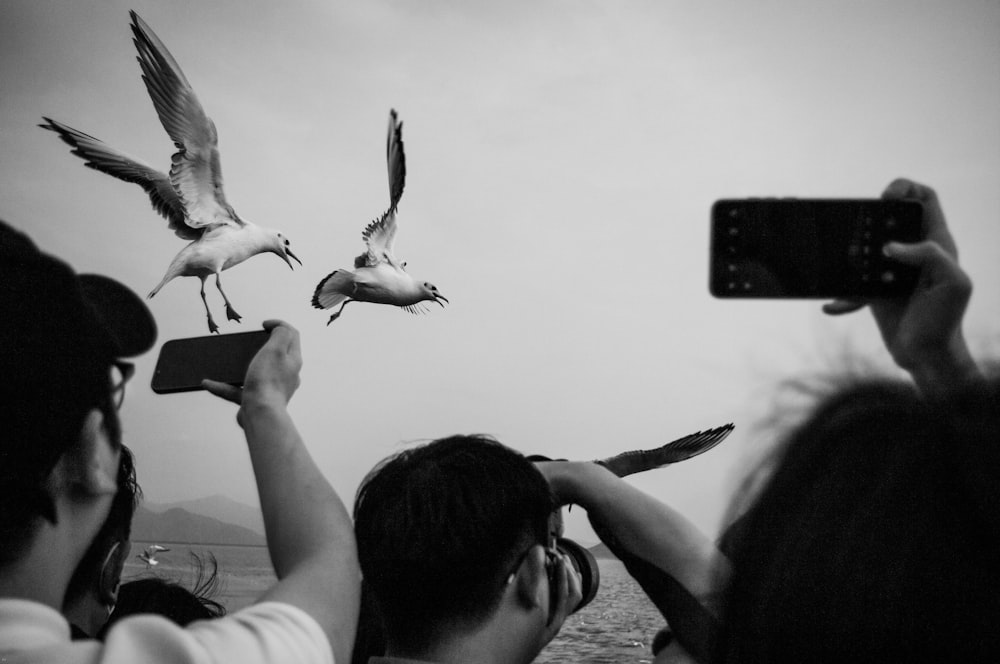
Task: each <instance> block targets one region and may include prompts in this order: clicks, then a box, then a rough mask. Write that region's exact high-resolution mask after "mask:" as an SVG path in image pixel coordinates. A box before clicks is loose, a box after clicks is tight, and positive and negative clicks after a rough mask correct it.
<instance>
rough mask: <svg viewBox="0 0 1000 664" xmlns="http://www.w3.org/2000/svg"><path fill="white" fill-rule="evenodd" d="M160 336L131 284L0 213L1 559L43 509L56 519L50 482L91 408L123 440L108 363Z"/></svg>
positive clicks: (15, 551)
mask: <svg viewBox="0 0 1000 664" xmlns="http://www.w3.org/2000/svg"><path fill="white" fill-rule="evenodd" d="M155 337H156V327H155V324H154V323H153V319H152V316H151V315H150V314H149V311H148V309H146V307H145V305H144V304H143V303H142V300H141V299H139V298H138V296H136V295H135V294H134V293H133V292H132V291H130V290H129V289H128V288H126V287H125V286H123V285H122V284H119V283H118V282H116V281H114V280H112V279H109V278H107V277H102V276H99V275H77V274H76V273H75V272H74V271H73V270H72V269H71V268H70V267H69V266H68V265H67V264H66V263H64V262H63V261H61V260H59V259H57V258H54V257H53V256H50V255H47V254H45V253H42V252H41V251H39V250H38V249H37V247H35V245H34V243H33V242H32V241H31V240H30V239H29V238H28V237H27V236H26V235H24V234H23V233H21V232H19V231H17V230H15V229H14V228H12V227H10V226H8V225H7V224H5V223H3V222H2V221H0V349H2V352H0V376H3V380H2V381H0V421H2V422H3V426H2V427H0V505H2V506H3V507H2V509H0V539H2V540H3V541H4V543H5V544H6V546H5V547H3V549H2V553H0V567H3V566H4V565H5V564H6V563H9V562H11V561H12V560H15V559H17V558H18V557H19V556H20V555H21V553H22V552H23V550H24V547H25V546H26V545H27V540H28V536H29V535H30V533H31V532H32V529H33V527H34V524H35V523H36V522H37V519H38V518H39V517H44V518H48V519H49V520H50V521H54V520H55V514H54V511H53V507H52V504H51V500H50V498H49V496H48V494H47V493H46V492H45V490H44V489H43V483H44V482H45V479H46V478H47V477H48V475H49V473H50V472H51V471H52V469H53V467H54V466H55V464H56V462H57V461H58V460H59V458H60V457H61V456H62V455H63V454H64V453H65V452H66V451H67V450H69V449H71V448H72V447H73V446H74V445H76V444H77V443H78V440H79V435H80V430H81V426H82V424H83V421H84V418H85V417H86V416H87V413H89V412H90V411H91V410H93V409H95V408H97V409H100V410H102V412H103V413H104V415H105V417H104V423H105V427H107V428H108V432H109V435H110V437H111V439H112V441H115V443H117V440H118V429H117V427H118V419H117V416H116V415H115V412H114V404H113V403H112V402H111V394H110V387H111V385H110V380H109V376H110V373H109V372H110V368H111V366H112V363H113V362H114V361H115V359H116V358H118V357H123V356H129V355H136V354H139V353H141V352H144V351H146V350H148V349H149V347H150V346H152V344H153V341H154V340H155Z"/></svg>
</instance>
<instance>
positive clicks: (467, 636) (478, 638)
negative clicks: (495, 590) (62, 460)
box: [387, 615, 541, 664]
mask: <svg viewBox="0 0 1000 664" xmlns="http://www.w3.org/2000/svg"><path fill="white" fill-rule="evenodd" d="M517 618H519V616H504V615H494V616H493V617H492V618H491V619H490V620H488V621H486V622H485V623H484V624H482V625H480V626H478V627H475V628H473V629H471V630H464V631H456V632H454V633H451V634H449V635H448V636H447V637H445V638H443V639H441V640H440V641H438V642H436V643H434V644H432V645H431V646H430V647H429V648H426V649H423V650H420V651H417V652H414V651H410V650H407V649H401V648H399V647H397V646H396V645H395V644H393V643H391V642H390V643H389V645H388V649H387V654H388V655H389V656H391V657H403V658H408V659H417V660H422V661H425V662H436V663H438V664H468V663H469V662H476V664H529V663H530V662H532V661H534V659H535V657H536V656H537V655H538V653H539V652H540V650H541V645H539V644H538V638H537V637H538V635H537V634H534V633H528V632H527V631H525V628H531V626H530V625H528V624H526V623H525V622H524V621H523V620H518V619H517Z"/></svg>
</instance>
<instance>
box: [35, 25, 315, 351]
mask: <svg viewBox="0 0 1000 664" xmlns="http://www.w3.org/2000/svg"><path fill="white" fill-rule="evenodd" d="M129 14H130V15H131V17H132V24H131V27H132V33H133V34H134V39H133V42H134V43H135V46H136V49H137V50H138V52H139V55H138V58H137V60H138V61H139V66H140V68H141V69H142V80H143V81H144V82H145V84H146V90H147V91H148V92H149V96H150V97H151V98H152V100H153V106H154V107H155V108H156V113H157V115H158V116H159V117H160V122H161V123H162V124H163V128H164V129H166V131H167V134H169V136H170V138H171V139H172V140H173V142H174V145H175V146H176V148H177V152H175V153H174V154H173V156H172V157H171V160H170V173H169V175H167V174H164V173H162V172H160V171H158V170H156V169H154V168H153V167H151V166H148V165H147V164H145V163H143V162H141V161H139V160H138V159H134V158H132V157H130V156H129V155H127V154H125V153H124V152H119V151H118V150H116V149H114V148H112V147H110V146H109V145H106V144H105V143H104V142H102V141H100V140H98V139H96V138H94V137H93V136H90V135H89V134H85V133H83V132H82V131H78V130H76V129H73V128H72V127H68V126H66V125H64V124H62V123H60V122H56V121H55V120H52V119H50V118H47V117H45V118H43V119H44V120H45V123H44V124H40V125H39V126H40V127H42V128H43V129H48V130H50V131H54V132H56V133H57V134H59V137H60V138H61V139H62V140H63V141H65V142H66V143H68V144H69V145H70V146H71V147H72V148H73V150H72V153H73V154H75V155H77V156H78V157H80V158H81V159H83V160H84V161H85V162H86V165H87V166H89V167H90V168H93V169H95V170H98V171H101V172H102V173H107V174H108V175H113V176H114V177H116V178H118V179H120V180H124V181H125V182H132V183H135V184H137V185H139V186H140V187H142V188H143V190H144V191H145V192H146V193H147V194H148V195H149V198H150V201H152V203H153V208H154V209H155V210H156V211H157V212H159V213H160V214H161V215H162V216H163V217H165V218H166V220H167V226H168V227H169V228H170V230H172V231H173V232H174V234H175V235H177V236H178V237H180V238H181V239H183V240H188V241H190V244H188V245H187V246H186V247H184V248H183V249H181V251H180V252H179V253H178V254H177V255H176V256H175V257H174V259H173V260H172V261H171V262H170V266H169V267H168V268H167V272H166V274H165V275H164V276H163V279H162V280H161V281H160V283H159V284H158V285H157V286H156V288H154V289H153V290H152V291H150V293H149V295H148V297H150V298H151V297H153V296H154V295H156V294H157V293H158V292H159V291H160V289H161V288H163V286H164V285H166V284H167V282H169V281H170V280H171V279H173V278H175V277H198V278H199V279H200V280H201V300H202V302H203V303H204V305H205V314H206V315H207V317H208V329H209V331H210V332H215V333H218V331H219V327H218V325H216V324H215V321H214V320H213V319H212V312H211V311H210V310H209V308H208V300H207V299H206V298H205V280H206V279H207V278H208V277H210V276H212V275H215V286H216V288H218V290H219V293H221V294H222V299H223V300H224V301H225V303H226V318H228V319H229V320H233V321H236V322H239V321H240V320H241V316H240V315H239V314H238V313H236V310H235V309H233V306H232V304H230V302H229V298H228V297H226V293H225V292H224V291H223V290H222V281H221V279H220V274H221V272H222V271H223V270H227V269H229V268H231V267H233V266H234V265H238V264H240V263H242V262H243V261H245V260H246V259H248V258H250V257H251V256H256V255H257V254H260V253H264V252H271V253H273V254H277V255H278V257H279V258H281V259H282V260H283V261H285V263H287V264H288V267H289V268H292V269H294V266H293V265H292V262H291V261H290V260H289V258H293V259H295V260H296V261H297V262H298V263H299V265H301V264H302V261H301V260H299V258H298V257H297V256H296V255H295V254H293V253H292V250H291V247H290V243H289V241H288V238H286V237H285V236H284V235H283V234H281V233H280V232H278V231H275V230H270V229H266V228H262V227H260V226H256V225H254V224H252V223H250V222H249V221H245V220H244V219H241V218H240V217H239V216H238V215H237V214H236V211H235V210H234V209H233V208H232V206H231V205H230V204H229V202H228V201H227V200H226V196H225V193H224V192H223V189H222V167H221V165H220V159H219V146H218V134H217V133H216V130H215V123H213V122H212V120H211V119H210V118H209V117H208V116H207V115H206V114H205V111H204V109H203V108H202V106H201V103H200V102H199V101H198V97H197V96H195V93H194V90H193V89H192V87H191V84H190V83H188V80H187V78H186V77H185V76H184V72H182V71H181V68H180V66H179V65H178V64H177V62H176V61H175V60H174V58H173V56H171V55H170V52H169V51H168V50H167V47H166V46H164V45H163V42H161V41H160V39H159V38H158V37H157V36H156V34H155V33H153V31H152V30H151V29H150V27H149V26H148V25H146V22H145V21H143V20H142V19H141V18H140V17H139V15H138V14H136V13H135V12H134V11H131V12H129Z"/></svg>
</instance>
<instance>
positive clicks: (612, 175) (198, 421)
mask: <svg viewBox="0 0 1000 664" xmlns="http://www.w3.org/2000/svg"><path fill="white" fill-rule="evenodd" d="M130 8H132V9H135V10H136V11H137V12H138V13H139V14H140V15H141V16H142V17H143V18H144V19H145V20H146V21H147V22H148V23H149V25H150V26H151V27H152V28H153V30H155V31H156V32H157V34H158V35H159V36H160V38H161V39H162V40H163V41H164V42H165V43H166V44H167V46H168V47H169V48H170V50H171V52H172V53H173V55H174V57H175V58H176V59H177V61H178V62H179V63H180V65H181V67H182V68H183V69H184V71H185V73H186V75H187V78H188V79H189V80H190V82H191V84H192V85H193V86H194V88H195V90H196V92H197V93H198V96H199V98H200V100H201V102H202V105H203V106H204V108H205V110H206V111H207V113H208V114H209V116H210V117H212V119H213V120H214V121H215V123H216V126H217V128H218V132H219V144H220V148H221V154H222V166H223V172H224V174H225V178H226V180H225V183H226V194H227V197H228V199H229V201H230V203H232V204H233V206H234V207H235V208H236V210H237V211H238V213H239V214H240V215H241V216H242V217H243V218H245V219H247V220H249V221H252V222H254V223H257V224H260V225H263V226H267V227H273V228H277V229H280V230H282V231H283V232H284V233H285V234H286V235H287V236H288V237H289V238H290V239H291V241H292V247H293V250H294V251H295V252H296V253H297V254H298V256H299V257H300V258H301V259H302V260H303V262H304V263H305V265H304V267H302V268H297V269H296V270H295V271H294V272H292V271H289V269H288V268H287V267H286V266H285V265H284V264H283V263H282V262H281V261H280V260H279V259H278V258H277V257H275V256H272V255H264V256H259V257H256V258H253V259H251V260H249V261H248V262H246V263H244V264H242V265H239V266H237V267H236V268H234V269H232V270H229V271H227V272H225V273H224V275H223V284H224V287H225V288H226V293H227V295H229V297H230V299H231V301H232V302H233V305H234V307H235V308H236V309H237V310H238V311H239V312H240V313H241V314H242V315H243V316H244V320H243V323H242V324H241V325H237V324H235V323H228V322H226V323H224V322H223V321H225V314H224V311H223V308H222V302H221V298H220V297H219V295H218V293H217V291H216V290H215V289H214V286H212V284H211V282H209V287H208V289H207V292H208V297H209V303H210V306H211V307H212V310H213V312H214V315H215V317H216V320H217V321H219V323H220V325H221V326H222V331H223V332H238V331H246V330H250V329H255V328H257V327H258V326H259V324H260V322H261V321H262V320H264V319H266V318H271V317H279V318H284V319H285V320H288V321H290V322H291V323H292V324H294V325H295V326H296V327H298V329H299V330H300V331H301V333H302V343H303V349H304V355H305V368H304V370H303V374H302V379H303V383H302V387H301V389H300V390H299V392H298V394H297V395H296V397H295V399H294V401H293V403H292V411H293V415H294V417H295V419H296V421H297V423H298V425H299V427H300V430H301V432H302V434H303V436H304V437H305V439H306V441H307V444H308V446H309V449H310V450H311V452H312V453H313V455H314V456H315V458H316V460H317V462H318V463H319V465H320V467H321V468H322V469H323V470H324V472H325V473H326V475H327V477H329V478H330V480H331V481H332V482H333V483H334V485H335V486H336V487H337V489H338V490H339V491H340V492H341V494H342V495H343V496H344V498H345V500H346V501H347V502H348V503H349V504H350V503H351V501H352V499H353V494H354V490H355V488H356V487H357V484H358V482H359V481H360V480H361V478H362V477H363V476H364V474H365V473H366V472H367V471H368V470H369V469H370V468H371V467H372V465H373V464H374V463H376V462H377V461H378V460H380V459H381V458H383V457H384V456H386V455H387V454H389V453H391V452H393V451H395V450H397V449H399V447H400V445H401V444H403V443H406V442H408V441H413V440H418V439H429V438H434V437H439V436H443V435H448V434H451V433H458V432H465V433H469V432H483V433H490V434H494V435H495V436H497V437H498V438H499V439H500V440H502V441H503V442H505V443H507V444H509V445H511V446H513V447H515V448H517V449H519V450H522V451H524V452H526V453H542V454H546V455H548V456H552V457H568V458H596V457H604V456H608V455H610V454H613V453H616V452H619V451H622V450H625V449H630V448H636V447H651V446H655V445H659V444H661V443H663V442H666V441H668V440H670V439H672V438H675V437H678V436H680V435H683V434H685V433H688V432H691V431H694V430H698V429H704V428H708V427H712V426H715V425H718V424H722V423H725V422H729V421H733V422H735V423H736V426H737V429H736V432H734V433H733V435H732V436H730V439H729V440H728V441H727V442H726V443H724V444H723V445H722V446H721V447H719V448H716V449H715V450H713V451H712V452H710V453H708V454H706V455H704V456H703V457H700V458H698V459H695V460H692V461H689V462H686V463H684V464H683V465H679V466H674V467H672V468H668V469H665V470H659V471H654V472H652V473H647V474H646V476H644V477H640V478H637V479H636V480H634V481H635V482H636V484H638V485H639V486H641V487H642V488H644V489H646V490H648V491H651V492H653V493H655V494H656V495H657V496H659V497H661V498H662V499H664V500H666V501H668V502H670V503H671V504H672V505H674V506H676V507H677V508H678V509H680V510H681V511H682V512H683V513H685V514H687V515H688V516H690V517H691V518H692V519H693V520H694V521H695V522H696V523H698V524H699V525H701V526H702V527H704V528H705V529H707V530H714V529H715V528H716V527H717V525H718V521H719V518H720V516H721V515H722V513H723V512H724V510H725V507H726V505H727V503H728V500H729V495H730V493H731V491H732V488H733V486H734V485H735V483H736V482H737V481H738V479H739V477H740V474H741V473H742V472H744V471H745V470H746V468H747V467H748V466H749V465H750V464H751V463H752V459H753V458H754V456H755V455H756V454H758V453H759V452H760V450H762V449H764V448H765V447H766V446H767V444H768V443H769V441H770V439H771V437H772V435H771V434H770V432H767V431H759V430H755V429H754V425H755V423H757V422H759V421H760V420H761V418H762V416H764V415H765V414H767V413H768V411H769V407H770V405H771V404H770V395H771V394H773V390H774V386H775V384H776V382H777V381H779V380H780V379H782V378H785V377H788V376H792V375H797V374H800V373H803V372H812V371H816V370H818V369H822V368H828V367H830V366H831V365H836V364H837V363H838V358H839V357H840V355H841V354H842V353H843V352H845V349H848V348H850V349H853V350H854V351H855V352H857V353H860V354H862V355H864V356H866V357H871V358H874V359H876V360H879V361H884V360H885V354H884V351H882V350H881V348H880V344H879V341H878V338H877V333H876V331H875V328H874V326H873V324H872V323H871V321H870V319H869V316H868V314H867V313H865V312H863V313H861V314H857V315H854V316H851V317H847V318H844V319H837V320H831V319H828V318H827V317H825V316H823V314H822V313H820V311H819V303H818V302H803V301H799V302H743V303H737V302H728V301H720V300H715V299H713V298H712V297H711V296H710V295H709V293H708V289H707V281H708V268H707V257H708V213H709V208H710V206H711V204H712V202H713V201H714V200H715V199H717V198H723V197H733V196H877V195H878V194H879V193H880V192H881V190H882V188H883V187H884V186H885V185H886V184H887V183H888V182H889V181H890V180H892V179H893V178H894V177H896V176H900V175H905V176H909V177H912V178H914V179H917V180H920V181H923V182H926V183H929V184H931V185H933V186H934V187H935V188H936V189H937V190H938V192H939V194H940V196H941V198H942V201H943V204H944V208H945V211H946V213H947V215H948V218H949V221H950V223H951V225H952V227H953V229H954V233H955V235H956V237H957V240H958V243H959V246H960V249H961V252H962V254H961V259H962V262H963V264H964V265H965V267H966V269H967V270H968V271H969V273H970V274H971V275H972V277H973V279H974V281H975V283H976V284H977V290H976V292H975V294H974V296H973V301H972V304H971V307H970V311H969V315H968V319H967V320H968V324H967V332H968V334H969V336H970V338H971V340H972V343H973V345H974V347H975V348H977V349H979V350H982V349H985V348H987V347H990V344H991V343H992V342H993V341H995V340H996V339H997V338H998V337H1000V334H998V333H1000V298H998V297H997V293H996V284H997V283H1000V260H998V252H1000V3H998V2H996V0H982V1H975V0H968V1H963V2H959V3H956V2H948V1H947V0H941V1H940V2H915V1H913V0H905V1H902V0H901V1H898V2H861V1H858V2H801V1H798V0H794V1H793V0H788V1H783V2H754V3H748V2H742V1H738V0H734V1H732V2H664V1H649V2H586V1H572V2H570V1H562V2H455V1H452V2H446V1H431V2H382V1H380V2H364V3H361V2H356V3H342V2H330V1H324V2H319V1H306V0H291V1H289V2H281V3H278V2H270V1H266V0H227V1H224V2H223V1H220V2H201V1H195V0H183V1H176V2H165V1H160V2H155V1H152V0H141V1H140V0H136V1H135V2H130V3H124V2H118V1H113V0H109V1H104V2H83V1H81V2H72V3H70V2H63V1H61V0H56V1H53V0H3V2H2V4H0V218H3V219H5V220H7V221H8V222H10V223H12V224H14V225H15V226H17V227H20V228H22V229H24V230H26V231H28V232H29V233H30V234H31V235H32V237H33V238H34V239H35V240H36V242H37V243H38V244H39V245H40V246H41V247H42V248H44V249H45V250H48V251H51V252H53V253H55V254H57V255H59V256H62V257H64V258H66V259H67V260H69V261H70V262H71V263H72V264H73V265H74V266H75V267H76V268H77V269H79V270H82V271H99V272H104V273H107V274H110V275H112V276H114V277H116V278H118V279H120V280H121V281H123V282H125V283H126V284H128V285H129V286H131V287H132V288H133V289H135V290H136V291H137V292H139V293H141V294H145V293H147V292H148V291H149V290H150V289H151V288H152V287H153V286H155V285H156V284H157V283H158V282H159V280H160V278H161V277H162V275H163V273H164V271H165V270H166V267H167V265H168V263H169V262H170V260H171V258H172V257H173V256H174V254H176V253H177V251H179V250H180V249H181V248H182V247H183V241H181V240H179V239H178V238H176V237H175V236H174V235H173V234H172V233H171V232H169V231H168V230H167V226H166V222H165V221H164V220H163V219H162V218H160V217H159V216H158V215H157V214H156V213H155V212H154V211H153V210H152V209H151V207H150V204H149V200H148V198H147V197H146V195H145V194H144V193H143V192H142V190H141V189H139V187H137V186H135V185H131V184H127V183H123V182H120V181H118V180H115V179H114V178H112V177H109V176H107V175H104V174H101V173H98V172H96V171H92V170H90V169H87V168H84V167H83V162H82V161H81V160H79V159H78V158H76V157H75V156H72V155H71V154H70V153H69V151H68V148H67V146H66V145H64V144H63V143H62V142H61V141H59V140H58V139H57V137H56V136H55V135H54V134H52V133H49V132H45V131H43V130H41V129H39V128H37V127H36V126H35V125H37V124H38V122H40V121H41V116H42V115H46V116H50V117H52V118H54V119H57V120H59V121H62V122H65V123H66V124H69V125H70V126H73V127H75V128H77V129H80V130H81V131H84V132H86V133H89V134H92V135H94V136H96V137H98V138H100V139H102V140H104V141H105V142H107V143H108V144H110V145H112V146H114V147H116V148H118V149H120V150H123V151H125V152H127V153H129V154H131V155H133V156H134V157H137V158H139V159H142V160H144V161H146V162H147V163H150V164H151V165H153V166H156V167H158V168H161V169H162V170H164V171H166V170H167V169H168V167H169V158H170V155H171V153H172V151H173V146H172V144H171V142H170V140H169V139H168V137H167V135H166V133H165V132H164V131H163V129H162V127H161V126H160V123H159V121H158V119H157V117H156V114H155V112H154V110H153V107H152V104H151V103H150V100H149V98H148V96H147V93H146V90H145V87H144V86H143V84H142V82H141V80H140V77H139V68H138V64H137V63H136V61H135V49H134V47H133V45H132V43H131V33H130V31H129V29H128V10H129V9H130ZM390 108H395V109H397V110H398V111H399V114H400V117H401V119H402V120H403V123H404V128H403V138H404V141H405V145H406V154H407V166H408V177H407V182H406V191H405V193H404V195H403V198H402V202H401V205H400V216H399V233H398V235H397V238H396V253H397V255H398V256H399V257H400V258H402V259H404V260H407V261H408V262H409V265H408V269H409V271H410V272H411V273H412V274H413V275H415V276H416V277H418V278H420V279H423V280H427V281H431V282H433V283H434V284H436V285H437V286H438V288H439V289H440V290H441V292H442V293H443V294H444V295H445V296H446V297H448V298H449V299H450V300H451V305H450V306H449V307H448V308H447V309H443V310H442V309H440V308H437V307H434V308H433V309H432V310H431V311H430V313H429V314H427V315H424V316H413V315H410V314H408V313H406V312H403V311H401V310H398V309H395V308H390V307H377V306H374V305H362V304H355V305H352V306H351V308H349V309H347V310H346V312H345V314H344V316H343V317H342V318H341V319H340V320H338V321H336V322H335V323H334V324H332V325H330V326H329V327H327V326H326V320H327V318H328V315H329V314H328V312H321V311H317V310H314V309H312V308H311V307H310V306H309V300H310V297H311V294H312V291H313V289H314V287H315V285H316V283H317V282H318V281H319V280H320V279H321V278H322V277H323V276H325V275H326V274H328V273H329V272H331V271H332V270H333V269H336V268H338V267H349V266H350V265H351V261H352V259H353V257H354V256H355V255H357V254H358V253H360V251H361V249H362V242H361V231H362V229H363V228H364V226H365V224H366V223H367V222H368V221H369V220H371V219H372V218H374V217H376V216H378V215H379V214H380V213H381V212H382V211H383V210H384V209H385V207H386V205H387V200H388V191H387V184H386V170H385V158H384V141H385V127H386V123H387V115H388V112H389V109H390ZM149 305H150V308H151V309H152V311H153V313H154V315H155V316H156V318H157V321H158V324H159V326H160V342H161V343H162V341H164V340H167V339H171V338H178V337H191V336H198V335H203V334H207V328H206V323H205V318H204V311H203V308H202V304H201V301H200V298H199V296H198V280H197V279H193V278H185V279H179V280H175V281H174V282H172V283H170V284H168V285H167V286H166V287H165V288H164V289H163V290H162V291H161V292H160V293H159V294H158V295H157V296H156V298H154V299H153V300H151V301H149ZM158 346H159V344H158V345H157V349H156V350H154V352H150V353H148V354H147V355H145V356H143V357H142V358H140V359H139V362H138V372H137V375H136V377H135V379H134V380H133V382H132V383H131V384H130V386H129V388H128V398H127V400H126V405H125V408H124V414H123V418H124V427H125V436H126V442H127V444H128V445H130V446H131V447H132V448H133V449H134V451H135V453H136V456H137V459H138V468H139V474H140V482H141V484H142V486H143V488H144V490H145V493H146V496H147V498H148V499H149V500H151V501H153V502H160V503H162V502H170V501H175V500H184V499H189V498H196V497H200V496H204V495H208V494H213V493H223V494H226V495H229V496H231V497H233V498H236V499H238V500H241V501H243V502H248V503H252V504H253V503H255V502H256V498H255V492H254V488H253V481H252V474H251V469H250V464H249V460H248V456H247V453H246V449H245V445H244V442H243V437H242V434H241V433H240V431H239V430H238V428H237V427H236V424H235V419H234V415H235V407H234V406H232V405H231V404H227V403H223V402H219V401H217V400H215V399H213V398H212V397H210V396H209V395H207V394H205V393H194V394H186V395H170V396H157V395H154V394H153V393H152V391H151V390H150V388H149V380H150V377H151V374H152V371H153V367H154V365H155V362H156V356H157V352H158ZM992 347H993V348H996V344H995V343H993V345H992ZM8 351H9V349H8ZM290 480H291V478H290ZM574 518H575V519H577V520H578V519H579V511H578V510H574ZM577 528H578V523H577V521H574V522H573V529H574V531H576V529H577ZM580 532H582V531H580Z"/></svg>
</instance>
